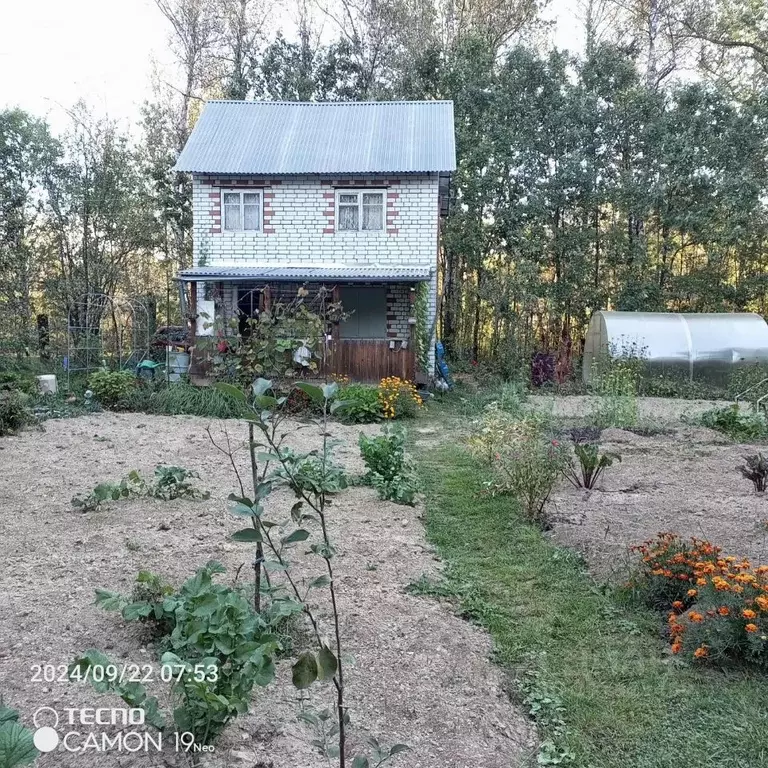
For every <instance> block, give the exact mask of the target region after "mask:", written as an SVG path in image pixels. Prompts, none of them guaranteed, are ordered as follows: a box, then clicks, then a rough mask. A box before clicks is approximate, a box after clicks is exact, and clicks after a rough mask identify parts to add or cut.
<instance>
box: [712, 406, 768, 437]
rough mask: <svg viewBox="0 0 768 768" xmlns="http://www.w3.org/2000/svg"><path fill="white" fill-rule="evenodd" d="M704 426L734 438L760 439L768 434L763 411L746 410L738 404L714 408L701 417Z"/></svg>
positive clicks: (767, 425) (767, 423) (767, 424)
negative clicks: (741, 408)
mask: <svg viewBox="0 0 768 768" xmlns="http://www.w3.org/2000/svg"><path fill="white" fill-rule="evenodd" d="M699 420H700V423H701V424H702V426H705V427H709V428H710V429H716V430H717V431H718V432H723V433H725V434H726V435H728V436H729V437H731V438H733V439H734V440H739V441H746V440H759V439H760V438H761V437H765V436H766V435H768V422H766V419H765V416H764V415H763V413H753V412H745V411H741V410H740V409H739V406H738V405H728V406H725V407H724V408H712V409H711V410H709V411H705V412H704V413H702V414H701V416H700V417H699Z"/></svg>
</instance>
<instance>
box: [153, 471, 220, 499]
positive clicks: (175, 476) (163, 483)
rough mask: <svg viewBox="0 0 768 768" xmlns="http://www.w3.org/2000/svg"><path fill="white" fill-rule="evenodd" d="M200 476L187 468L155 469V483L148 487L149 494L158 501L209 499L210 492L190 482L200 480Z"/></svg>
mask: <svg viewBox="0 0 768 768" xmlns="http://www.w3.org/2000/svg"><path fill="white" fill-rule="evenodd" d="M199 479H200V475H199V474H198V473H197V472H195V471H194V470H191V469H186V468H185V467H167V466H164V465H162V464H158V466H157V467H155V478H154V482H153V483H152V484H151V485H149V486H148V491H147V492H148V494H149V495H150V496H153V497H154V498H156V499H164V500H166V501H170V500H172V499H209V498H210V497H211V492H210V491H203V490H200V489H199V488H197V487H196V486H195V485H194V484H193V483H190V482H189V481H190V480H199Z"/></svg>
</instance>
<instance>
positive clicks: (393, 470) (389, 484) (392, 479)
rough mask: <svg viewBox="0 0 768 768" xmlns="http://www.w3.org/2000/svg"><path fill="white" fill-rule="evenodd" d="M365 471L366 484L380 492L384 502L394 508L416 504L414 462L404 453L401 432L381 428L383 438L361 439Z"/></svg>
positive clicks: (361, 436) (364, 480)
mask: <svg viewBox="0 0 768 768" xmlns="http://www.w3.org/2000/svg"><path fill="white" fill-rule="evenodd" d="M358 443H359V445H360V454H361V455H362V457H363V462H364V463H365V466H366V469H367V470H368V471H367V472H366V473H365V475H364V476H363V482H364V483H365V484H367V485H370V486H372V487H373V488H375V489H376V490H377V491H378V494H379V496H380V497H381V498H382V499H387V500H389V501H394V502H395V504H408V505H413V504H414V503H415V498H416V493H417V491H418V488H417V484H416V476H415V472H414V470H413V465H412V462H411V461H410V459H409V457H408V456H407V455H406V453H405V433H404V432H403V430H402V429H390V428H388V427H383V428H382V434H381V435H376V436H375V437H366V435H364V434H362V433H361V434H360V437H359V438H358Z"/></svg>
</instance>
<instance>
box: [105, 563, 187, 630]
mask: <svg viewBox="0 0 768 768" xmlns="http://www.w3.org/2000/svg"><path fill="white" fill-rule="evenodd" d="M173 592H174V588H173V586H171V585H170V584H166V583H165V582H163V580H162V579H161V577H160V576H158V575H157V574H154V573H151V572H150V571H139V575H138V576H137V577H136V583H135V585H134V588H133V592H132V593H131V595H130V597H125V596H123V595H121V594H119V593H117V592H111V591H109V590H106V589H97V590H96V605H98V606H99V607H100V608H103V609H104V610H105V611H119V612H120V614H121V616H122V617H123V618H124V619H125V620H126V621H140V622H142V623H146V624H148V625H151V627H152V634H153V635H157V636H162V635H167V634H170V632H171V631H172V630H173V626H174V622H173V614H172V613H169V612H168V611H166V609H165V606H164V603H165V599H166V598H167V597H169V596H170V595H172V594H173Z"/></svg>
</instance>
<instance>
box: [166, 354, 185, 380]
mask: <svg viewBox="0 0 768 768" xmlns="http://www.w3.org/2000/svg"><path fill="white" fill-rule="evenodd" d="M188 371H189V353H188V352H174V351H173V350H171V349H169V350H168V381H181V377H182V376H184V375H186V374H187V373H188Z"/></svg>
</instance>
